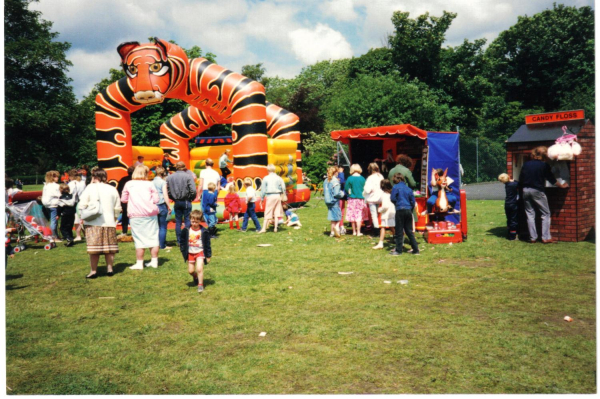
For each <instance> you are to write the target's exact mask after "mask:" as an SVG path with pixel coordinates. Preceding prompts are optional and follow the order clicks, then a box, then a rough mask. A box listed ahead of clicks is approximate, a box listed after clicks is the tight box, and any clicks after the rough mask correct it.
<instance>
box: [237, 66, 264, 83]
mask: <svg viewBox="0 0 600 399" xmlns="http://www.w3.org/2000/svg"><path fill="white" fill-rule="evenodd" d="M265 72H266V69H265V68H263V64H262V63H259V64H254V65H244V66H243V67H242V75H244V76H245V77H247V78H250V79H252V80H256V81H257V82H258V83H262V84H263V85H264V84H265V82H264V81H263V79H264V75H265Z"/></svg>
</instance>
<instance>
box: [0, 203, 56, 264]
mask: <svg viewBox="0 0 600 399" xmlns="http://www.w3.org/2000/svg"><path fill="white" fill-rule="evenodd" d="M5 231H6V236H7V237H6V246H7V247H8V246H9V245H10V242H11V241H12V239H13V238H12V236H13V235H16V238H15V241H16V243H17V245H16V246H15V248H14V249H13V252H15V253H16V252H21V251H23V250H25V248H26V246H25V243H26V242H31V241H33V242H35V243H38V242H40V241H46V242H47V243H46V245H44V249H45V250H50V249H52V248H54V247H56V244H55V243H54V240H53V239H52V230H51V229H50V223H49V222H48V220H47V219H46V217H45V216H44V214H43V212H42V207H41V206H40V205H39V204H37V203H36V202H35V201H30V202H24V203H20V204H10V205H6V230H5Z"/></svg>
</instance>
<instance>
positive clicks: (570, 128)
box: [506, 121, 584, 143]
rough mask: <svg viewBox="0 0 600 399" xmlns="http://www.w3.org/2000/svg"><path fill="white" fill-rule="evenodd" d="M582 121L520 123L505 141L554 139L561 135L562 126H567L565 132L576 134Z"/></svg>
mask: <svg viewBox="0 0 600 399" xmlns="http://www.w3.org/2000/svg"><path fill="white" fill-rule="evenodd" d="M583 124H584V122H583V121H577V122H565V123H559V124H555V123H553V124H546V125H521V127H519V128H518V129H517V131H516V132H515V133H514V134H513V135H512V136H510V138H509V139H508V140H506V142H507V143H526V142H536V141H554V140H556V139H557V138H559V137H560V136H562V135H563V130H562V127H563V126H566V127H567V133H569V134H577V133H579V131H580V130H581V128H582V127H583Z"/></svg>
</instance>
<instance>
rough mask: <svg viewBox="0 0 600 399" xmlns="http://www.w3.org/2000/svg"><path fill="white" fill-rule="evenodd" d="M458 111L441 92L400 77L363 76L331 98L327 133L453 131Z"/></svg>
mask: <svg viewBox="0 0 600 399" xmlns="http://www.w3.org/2000/svg"><path fill="white" fill-rule="evenodd" d="M454 112H455V110H454V109H452V108H451V107H450V106H449V105H448V99H447V98H446V97H445V95H444V94H443V93H441V92H439V91H434V90H432V89H430V88H429V87H428V86H427V85H426V84H424V83H422V82H419V81H418V80H412V81H408V80H407V79H406V78H405V77H402V76H400V75H399V74H391V75H386V76H379V77H378V76H371V75H360V76H359V77H358V78H356V79H352V80H349V81H348V82H346V84H345V85H344V86H343V87H342V88H341V89H340V90H339V91H338V92H337V93H336V94H335V96H332V97H331V98H330V101H329V103H328V104H327V106H326V110H325V115H326V120H327V125H326V127H327V130H335V129H350V128H361V127H375V126H385V125H395V124H403V123H410V124H412V125H415V126H417V127H419V128H421V129H429V130H434V131H439V130H449V129H452V128H453V127H454V124H453V123H452V121H453V118H454Z"/></svg>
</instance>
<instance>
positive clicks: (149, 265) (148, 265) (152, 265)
mask: <svg viewBox="0 0 600 399" xmlns="http://www.w3.org/2000/svg"><path fill="white" fill-rule="evenodd" d="M146 267H153V268H155V269H156V268H158V265H154V264H152V262H149V263H146Z"/></svg>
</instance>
